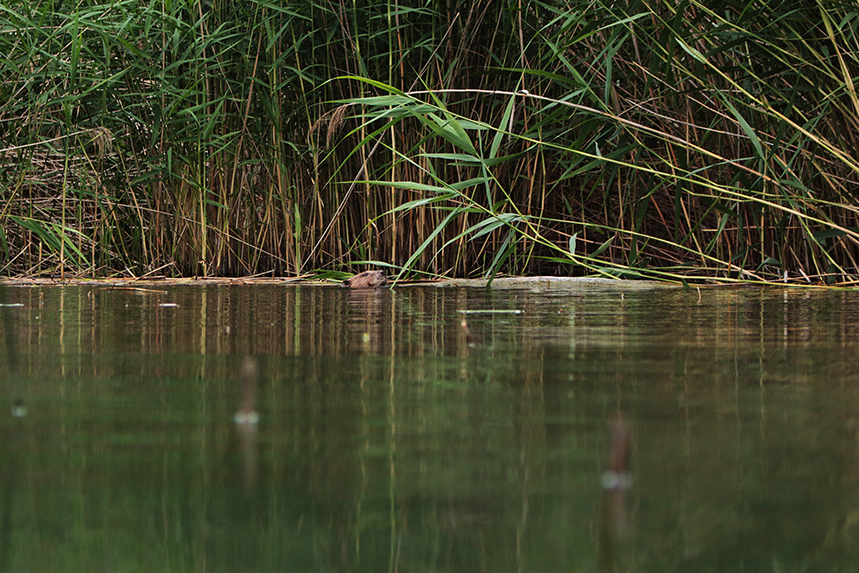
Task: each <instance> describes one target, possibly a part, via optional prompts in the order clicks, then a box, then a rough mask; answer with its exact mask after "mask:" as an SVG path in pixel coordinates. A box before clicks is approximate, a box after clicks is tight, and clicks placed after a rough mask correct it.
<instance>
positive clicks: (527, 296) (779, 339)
mask: <svg viewBox="0 0 859 573" xmlns="http://www.w3.org/2000/svg"><path fill="white" fill-rule="evenodd" d="M7 298H8V299H9V300H8V301H7V304H16V305H20V306H8V307H5V308H4V309H2V310H4V311H8V313H9V315H10V324H11V325H12V326H13V328H14V332H15V347H16V351H17V353H18V364H17V370H18V376H10V372H12V371H13V370H14V365H13V364H11V363H10V362H9V360H8V355H7V353H6V350H5V347H0V348H2V350H0V353H2V354H0V355H2V357H3V358H4V363H3V364H2V365H0V376H2V380H3V381H8V385H7V388H8V390H7V391H6V393H5V395H6V396H7V397H8V399H7V404H8V405H9V407H11V405H12V401H13V397H14V395H20V396H22V397H23V398H24V400H25V401H26V405H27V408H28V415H27V416H26V417H25V418H23V419H16V418H13V417H12V416H10V415H8V414H7V415H6V416H3V417H2V418H0V439H2V442H0V456H2V460H3V461H2V466H0V571H16V572H18V571H21V572H28V571H38V572H40V573H44V572H51V571H64V572H66V571H87V572H90V571H129V570H134V571H216V572H217V571H230V572H241V571H403V572H412V571H420V572H435V571H450V572H464V571H494V572H505V571H516V572H519V571H549V572H550V571H705V572H706V571H778V572H786V571H841V570H844V571H848V570H853V568H854V567H855V563H857V562H859V550H857V549H856V545H855V539H856V535H857V533H859V462H857V459H859V458H857V454H856V452H857V448H859V415H857V414H859V409H857V406H859V390H857V389H859V370H857V368H856V362H857V360H856V357H857V340H859V337H857V335H859V316H857V314H859V312H857V309H859V304H857V303H859V295H857V293H854V292H845V291H835V292H826V291H803V290H780V289H732V290H724V289H722V290H717V289H702V290H701V293H700V299H699V293H698V292H697V291H695V290H691V291H683V290H669V289H656V290H650V289H621V288H618V287H606V286H603V285H590V286H587V285H586V286H583V287H577V288H576V289H575V290H570V291H566V292H562V291H560V290H553V289H550V290H548V291H543V292H531V291H530V290H528V289H521V290H515V289H514V290H493V291H487V290H483V289H468V288H460V289H433V288H398V289H395V290H393V291H391V290H382V291H363V292H359V291H349V290H346V289H339V288H336V287H331V288H329V287H308V286H303V287H286V286H208V287H189V286H181V287H170V286H165V287H148V288H147V289H138V290H132V289H128V290H122V289H108V288H103V287H96V286H69V287H39V288H24V287H15V288H8V289H7ZM487 311H491V312H487ZM463 319H464V320H465V321H466V326H467V331H468V335H470V337H471V340H472V341H473V343H472V344H470V343H469V338H468V336H467V335H466V328H465V327H463V325H462V321H463ZM4 340H7V339H6V338H5V337H4ZM247 356H252V357H254V359H255V361H256V365H257V368H258V371H259V377H258V382H257V390H256V400H255V401H253V400H252V395H251V401H253V402H254V404H253V407H254V408H256V410H257V411H258V412H259V415H260V422H259V424H258V425H256V426H254V425H252V424H244V425H242V424H236V423H234V421H233V417H234V414H235V412H236V410H237V409H240V408H242V404H243V398H242V395H243V393H248V392H249V390H248V389H249V388H251V387H252V384H250V383H244V384H243V382H242V381H241V372H242V364H243V362H244V361H245V358H246V357H247ZM10 394H11V395H10ZM5 408H6V406H4V410H5ZM7 411H8V410H7ZM612 424H615V425H618V424H619V426H617V427H620V428H621V430H620V436H621V437H620V438H617V436H615V439H614V440H613V438H612V430H611V428H612ZM624 429H625V430H624ZM625 440H627V441H628V444H629V446H630V460H631V461H630V463H629V466H628V467H627V466H626V465H625V464H623V463H622V462H617V461H615V462H613V461H612V459H613V456H614V458H615V459H616V458H617V456H618V455H619V453H622V451H623V443H624V441H625ZM621 457H622V456H621ZM618 464H620V465H621V466H623V467H619V468H618V467H614V466H617V465H618ZM613 469H615V470H618V472H617V473H618V475H619V474H622V473H624V471H626V470H628V472H629V475H630V476H631V479H632V485H631V487H629V488H628V489H622V488H618V489H613V490H605V489H603V487H602V486H601V482H602V480H605V479H606V476H609V477H610V476H611V475H614V474H611V473H609V472H611V470H613ZM624 475H625V474H624ZM610 481H611V480H609V482H610ZM854 503H855V505H854Z"/></svg>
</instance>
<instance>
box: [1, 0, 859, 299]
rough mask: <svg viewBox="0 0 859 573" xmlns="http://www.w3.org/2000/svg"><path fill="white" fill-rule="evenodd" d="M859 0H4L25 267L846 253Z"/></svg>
mask: <svg viewBox="0 0 859 573" xmlns="http://www.w3.org/2000/svg"><path fill="white" fill-rule="evenodd" d="M857 27H859V24H857V18H856V15H855V12H854V10H853V9H852V8H851V6H850V5H848V4H843V3H839V2H826V3H817V4H809V3H801V4H798V5H797V4H795V3H794V4H788V3H781V4H774V3H754V2H749V1H747V2H734V1H722V2H717V3H715V4H714V3H712V2H710V3H706V4H705V3H701V2H695V1H685V2H682V3H680V4H674V3H654V2H636V1H627V2H621V3H617V2H602V1H595V2H594V1H584V0H572V1H567V2H556V1H544V2H536V1H530V2H520V1H518V0H517V1H516V2H514V1H512V0H506V1H504V2H483V3H474V2H464V1H454V2H439V1H437V0H424V1H422V2H411V3H408V4H406V3H403V2H401V1H399V0H398V1H393V0H391V1H388V2H384V3H378V2H369V1H366V0H364V1H357V2H350V3H345V2H343V3H340V4H331V3H315V2H298V3H292V2H291V3H288V4H286V5H284V6H281V5H277V4H275V3H268V2H264V1H261V0H248V1H246V2H241V3H234V2H225V1H223V0H202V1H201V0H188V1H184V2H183V1H181V0H179V1H177V0H172V1H165V2H162V3H158V4H141V3H139V2H133V1H119V2H112V3H100V2H99V1H97V0H84V1H82V2H79V3H78V4H77V5H76V6H75V7H74V8H72V6H70V5H66V4H65V3H63V2H61V1H60V0H41V1H36V2H32V3H27V4H21V5H17V6H11V5H4V6H3V7H2V8H0V54H2V55H0V69H2V76H0V94H2V96H3V97H2V99H0V138H2V139H0V185H2V188H0V193H2V198H3V203H2V207H0V257H2V265H0V268H2V269H3V271H2V272H3V273H5V274H11V273H16V274H31V275H32V274H51V275H59V274H63V273H73V274H76V275H96V276H101V275H110V274H116V273H119V274H130V275H134V276H142V275H169V276H177V275H199V276H211V275H253V274H265V273H271V274H275V275H300V274H306V273H308V272H311V271H314V270H317V269H331V270H340V269H345V268H347V267H353V268H358V267H361V266H363V265H365V264H366V263H367V262H370V261H374V262H376V263H381V264H385V265H390V266H391V267H392V268H393V269H395V270H401V271H403V272H404V274H405V273H417V274H421V273H429V274H434V275H460V276H463V275H473V274H485V275H489V276H492V275H494V274H495V273H499V272H503V273H512V274H537V273H541V274H542V273H552V274H581V273H598V274H603V275H610V276H646V277H654V278H665V279H669V280H691V279H718V280H737V279H753V280H754V279H763V280H788V281H793V280H797V281H803V282H805V281H811V282H815V281H820V280H825V281H827V282H850V281H853V280H855V277H856V276H857V275H859V270H857V263H856V258H857V254H859V253H857V239H859V224H857V221H856V215H857V206H856V200H855V195H856V191H855V190H856V188H857V185H856V184H857V172H859V164H857V157H856V152H855V150H856V149H857V146H856V141H855V140H856V134H857V124H856V117H857V111H859V99H857V97H856V93H855V88H854V85H853V80H852V78H853V77H854V76H855V75H856V69H857V61H856V58H857V56H856V54H857V53H859V50H857V46H856V37H857V34H856V32H857Z"/></svg>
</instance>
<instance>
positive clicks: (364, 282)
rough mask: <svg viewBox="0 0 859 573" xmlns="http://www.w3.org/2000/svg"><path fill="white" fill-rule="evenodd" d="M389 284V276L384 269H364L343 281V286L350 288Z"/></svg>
mask: <svg viewBox="0 0 859 573" xmlns="http://www.w3.org/2000/svg"><path fill="white" fill-rule="evenodd" d="M386 284H388V277H387V276H385V272H384V271H364V272H363V273H359V274H357V275H355V276H354V277H352V278H351V279H346V280H345V281H343V282H342V283H341V284H340V286H341V287H349V288H376V287H383V286H385V285H386Z"/></svg>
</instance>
